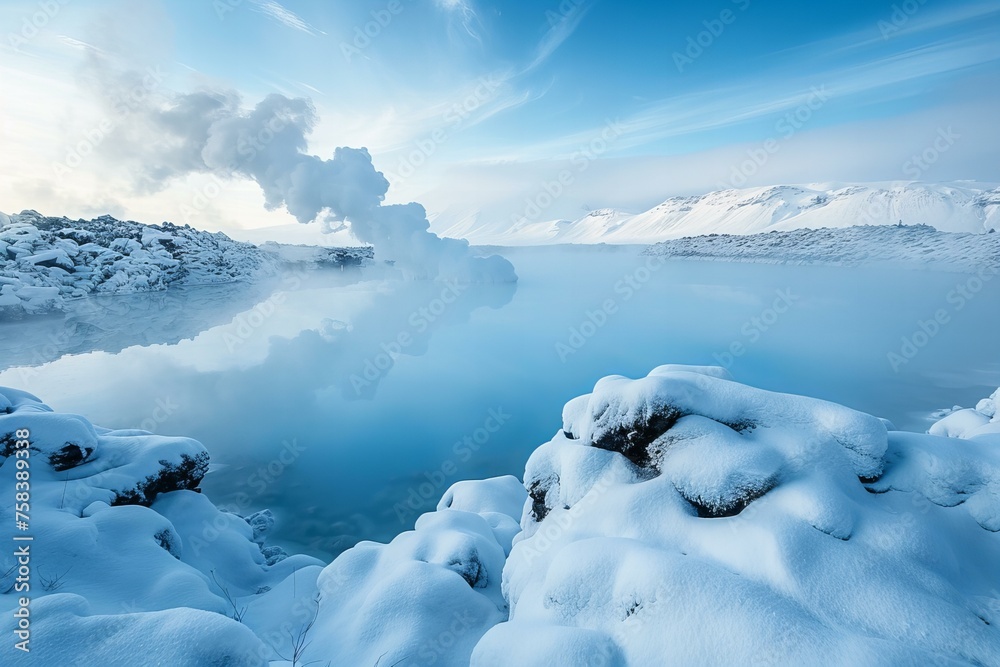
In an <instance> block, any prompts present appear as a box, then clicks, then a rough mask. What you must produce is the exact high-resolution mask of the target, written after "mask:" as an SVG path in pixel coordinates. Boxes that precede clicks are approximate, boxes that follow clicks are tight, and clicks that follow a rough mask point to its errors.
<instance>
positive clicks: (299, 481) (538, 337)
mask: <svg viewBox="0 0 1000 667" xmlns="http://www.w3.org/2000/svg"><path fill="white" fill-rule="evenodd" d="M504 254H505V255H506V256H507V257H508V258H509V259H510V260H511V261H512V262H513V264H514V266H515V267H516V270H517V273H518V274H519V276H520V280H519V282H518V283H516V284H515V283H507V284H462V283H458V282H453V281H442V280H435V281H419V280H416V281H398V280H385V279H384V276H382V275H381V274H380V273H378V272H376V271H370V272H367V273H366V272H358V273H356V274H353V275H345V274H341V272H339V271H337V272H329V273H327V272H317V273H315V274H310V276H309V279H308V280H306V281H304V282H303V283H302V284H301V285H298V286H297V288H296V289H288V287H287V285H281V284H278V285H276V286H275V292H274V294H270V293H268V294H260V295H256V296H254V297H253V299H252V300H251V302H253V303H255V305H253V306H249V305H247V306H244V310H242V311H240V312H237V313H235V314H232V316H231V318H230V317H229V316H228V314H227V319H226V320H225V322H224V323H221V324H220V323H219V320H218V318H215V319H210V318H208V317H207V316H206V317H205V325H204V330H202V331H200V333H197V335H194V333H193V332H185V333H186V335H187V336H193V339H190V340H181V341H179V342H178V341H176V340H169V341H168V343H167V344H150V343H149V341H148V340H142V341H133V342H130V343H129V345H132V347H126V349H124V350H122V351H120V352H119V351H117V350H116V348H115V346H112V347H109V348H108V349H110V350H112V351H111V352H85V351H83V350H80V349H74V350H72V352H73V353H74V354H73V356H63V357H62V358H58V359H55V358H53V360H51V361H49V360H46V361H48V363H45V364H44V365H39V366H37V367H35V368H30V369H24V368H10V369H8V370H6V371H4V372H0V385H4V386H13V387H18V388H22V389H25V390H28V391H31V392H33V393H35V394H37V395H38V396H39V397H40V398H42V399H43V400H45V401H46V402H48V403H49V404H50V405H52V406H53V407H54V408H55V409H56V410H59V411H66V412H77V413H81V414H84V415H86V416H87V417H88V418H90V419H91V420H92V421H93V422H94V423H96V424H99V425H101V426H107V427H137V426H142V427H144V428H150V429H151V430H155V431H156V432H157V433H164V434H176V435H186V436H190V437H194V438H197V439H199V440H201V441H202V442H203V443H204V444H205V445H206V446H207V447H208V449H209V451H210V453H211V454H212V459H213V462H214V464H215V465H214V466H213V472H212V473H211V474H210V475H209V476H208V477H207V478H206V480H205V483H204V485H203V487H204V489H205V491H206V493H208V494H209V495H210V497H211V498H212V499H213V500H214V501H215V502H216V503H218V504H219V505H220V506H223V507H229V508H231V509H234V510H236V511H240V512H241V513H247V512H250V511H254V510H256V509H260V508H263V507H270V508H271V509H272V510H274V511H275V513H276V515H277V517H278V525H277V526H276V529H275V531H276V532H275V539H276V541H277V542H278V543H283V544H284V545H286V546H287V547H289V548H291V549H294V550H296V551H307V552H310V553H314V554H316V555H320V556H323V557H327V558H329V557H330V556H332V555H334V554H335V553H337V552H339V551H340V550H342V549H344V548H346V547H348V546H350V545H351V544H353V543H354V542H356V541H357V540H359V539H378V540H386V539H389V538H391V537H392V536H393V535H395V534H397V533H399V532H400V531H402V530H405V529H407V528H409V527H411V526H412V523H413V520H414V519H415V518H416V516H417V515H418V514H419V512H421V511H427V510H430V509H432V508H433V506H434V504H435V503H436V502H437V500H438V498H439V497H440V495H441V494H442V493H443V492H444V490H445V489H446V488H447V486H448V485H450V484H451V483H452V482H454V481H457V480H459V479H467V478H480V477H487V476H494V475H498V474H506V473H510V474H515V475H518V476H520V474H521V473H522V472H523V466H524V463H525V461H526V459H527V457H528V455H529V454H530V452H531V451H532V450H533V449H534V448H535V447H537V446H538V445H539V444H541V443H542V442H544V441H545V440H547V439H549V438H550V437H551V436H552V434H553V433H555V431H556V430H557V429H559V428H560V426H561V422H560V412H561V408H562V405H563V404H564V403H565V402H566V401H567V400H569V399H570V398H573V397H575V396H577V395H579V394H582V393H586V392H588V391H590V389H591V388H592V387H593V384H594V382H595V381H596V380H597V379H598V378H600V377H602V376H604V375H609V374H622V375H626V376H630V377H637V376H642V375H645V374H646V373H647V372H648V371H649V370H650V369H652V368H653V367H655V366H657V365H659V364H664V363H685V364H720V363H721V364H725V365H728V366H729V368H730V371H731V372H732V373H733V375H734V376H735V377H736V379H737V380H739V381H741V382H745V383H748V384H752V385H756V386H759V387H763V388H766V389H772V390H777V391H784V392H792V393H802V394H807V395H810V396H816V397H819V398H825V399H829V400H832V401H836V402H839V403H843V404H844V405H847V406H850V407H853V408H857V409H860V410H864V411H867V412H871V413H873V414H876V415H878V416H882V417H886V418H888V419H891V420H892V421H893V422H895V424H896V425H897V426H898V427H900V428H904V429H912V430H919V431H922V430H924V429H925V428H926V426H927V425H928V424H929V421H928V417H929V414H930V413H931V412H932V411H933V410H935V409H938V408H942V407H950V406H952V405H954V404H962V405H966V406H968V405H974V404H975V402H976V401H977V400H978V399H979V398H982V397H983V396H986V395H988V394H989V393H990V392H992V391H993V390H994V389H995V388H996V387H997V386H998V384H1000V363H998V360H997V359H996V356H995V354H992V355H991V352H990V351H991V350H992V349H994V348H995V341H993V340H991V334H990V333H989V332H990V331H991V330H995V328H996V324H997V320H996V318H997V316H996V304H997V303H1000V299H998V297H1000V284H992V283H989V284H986V285H985V286H983V288H982V290H981V291H979V292H978V293H977V294H976V295H975V296H974V298H972V299H970V300H968V301H967V302H966V303H965V305H964V306H963V307H962V308H961V309H956V307H955V304H954V303H950V302H949V299H948V296H949V294H950V293H951V292H952V291H953V290H954V289H955V286H956V285H957V284H960V283H964V282H965V281H967V279H968V276H965V275H960V274H946V273H932V272H924V271H905V270H898V269H877V268H862V269H859V268H852V269H845V268H840V267H820V266H770V265H754V264H728V263H726V264H724V263H715V262H676V261H668V262H666V263H658V262H655V261H652V262H651V260H650V259H649V258H647V257H642V256H640V255H639V254H638V249H636V248H631V247H620V248H614V247H612V248H606V247H603V248H602V247H584V248H565V247H564V248H525V249H511V250H504ZM282 290H283V291H282ZM210 294H211V292H210V291H209V292H206V291H205V290H197V291H192V292H190V293H187V294H182V293H178V295H182V296H181V298H185V299H188V300H189V301H188V304H187V312H189V313H191V314H193V316H196V314H197V313H198V312H199V303H200V302H201V301H203V300H210V296H209V295H210ZM130 298H131V297H130ZM149 298H151V299H154V298H157V297H156V295H150V297H149ZM175 298H176V295H175ZM941 309H946V310H947V312H948V314H949V316H950V317H949V321H948V323H947V324H945V325H942V326H941V327H940V328H939V330H938V331H937V332H935V334H934V335H933V337H930V338H929V340H928V341H927V342H926V344H925V345H923V346H921V347H919V349H918V350H917V353H916V354H915V356H913V357H912V359H907V361H906V362H905V363H903V364H901V365H899V366H898V369H894V368H893V367H892V365H891V364H890V361H889V359H888V355H889V353H898V352H900V350H901V347H902V345H903V344H904V342H903V339H904V338H906V339H908V340H912V339H913V337H914V334H915V332H917V331H919V330H920V323H921V322H925V321H927V320H928V319H929V318H933V317H934V315H935V312H936V311H938V310H941ZM99 324H100V325H101V326H102V327H103V329H104V337H105V338H107V337H109V336H110V337H114V336H115V335H120V336H123V337H125V336H127V335H129V334H130V332H127V331H121V332H117V333H116V332H115V331H114V330H113V326H114V325H113V324H111V323H110V321H104V322H101V323H99ZM39 326H42V325H39ZM59 326H61V323H60V322H59V321H53V322H52V327H53V331H57V330H58V327H59ZM5 335H6V334H5ZM10 335H18V334H17V333H16V332H14V331H12V332H11V334H10ZM32 335H35V334H34V333H33V334H32ZM918 340H919V337H918ZM139 345H143V346H142V347H140V346H139ZM21 363H24V362H21ZM4 365H7V364H4ZM897 370H898V372H897Z"/></svg>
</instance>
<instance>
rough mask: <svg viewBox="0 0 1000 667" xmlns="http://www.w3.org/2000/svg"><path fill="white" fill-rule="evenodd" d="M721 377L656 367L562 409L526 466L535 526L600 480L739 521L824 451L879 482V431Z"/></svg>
mask: <svg viewBox="0 0 1000 667" xmlns="http://www.w3.org/2000/svg"><path fill="white" fill-rule="evenodd" d="M724 373H725V371H724V370H723V369H719V372H718V373H714V372H706V370H705V369H704V368H702V367H698V368H695V369H692V370H679V369H678V367H676V366H661V367H659V368H657V369H655V370H654V371H653V372H652V373H650V374H649V375H648V376H647V377H645V378H641V379H639V380H630V379H628V378H624V377H621V376H610V377H606V378H603V379H602V380H600V381H599V382H598V383H597V385H596V386H595V387H594V392H593V393H592V394H589V395H586V396H581V397H579V398H576V399H574V400H572V401H570V402H569V403H567V405H566V408H565V409H564V411H563V429H562V432H561V433H559V434H557V435H556V437H555V438H554V439H553V440H552V441H551V442H550V443H548V444H547V445H543V446H542V447H541V448H539V449H538V450H537V451H536V452H535V453H534V454H533V455H532V456H531V458H530V459H529V461H528V465H527V469H526V472H525V484H526V485H527V487H528V490H529V493H530V494H531V497H532V501H533V504H532V516H533V517H534V518H535V519H536V520H540V519H543V518H544V517H545V515H546V514H547V513H548V512H549V511H550V510H552V509H554V508H559V507H569V506H572V504H574V503H575V502H576V501H578V500H579V499H580V498H581V497H582V496H583V495H585V494H586V493H587V491H588V486H589V485H593V484H595V483H597V481H598V480H600V479H602V478H604V477H608V479H610V480H614V481H625V480H629V479H631V480H633V481H636V482H638V481H640V480H643V479H647V478H649V477H655V476H659V475H661V474H665V475H666V476H667V477H669V478H670V480H671V482H672V483H673V485H674V487H675V488H676V489H677V490H678V492H680V493H681V495H683V496H684V497H685V498H686V499H687V500H688V501H689V502H691V504H692V506H693V507H694V508H695V509H696V510H697V511H698V512H699V513H703V514H705V515H706V516H723V515H727V514H731V513H737V512H738V511H739V510H740V509H742V507H745V506H746V504H747V503H749V502H750V501H752V500H753V499H755V498H757V497H760V496H761V495H763V494H764V493H766V492H767V491H768V490H769V489H770V488H772V487H773V486H774V485H775V484H776V483H777V481H778V479H779V478H780V477H781V476H782V475H783V474H784V473H785V471H786V469H791V468H794V467H796V466H799V465H801V464H802V462H803V461H806V460H809V459H811V458H813V457H814V455H815V453H816V452H817V451H819V450H821V449H823V450H827V449H828V450H830V452H832V453H833V454H835V458H836V460H837V461H838V463H839V464H841V465H843V466H845V467H847V468H849V469H851V470H852V471H853V472H854V474H855V475H856V476H857V477H859V478H862V479H872V478H877V477H878V476H879V475H880V474H881V471H882V464H883V461H882V457H883V454H884V453H885V450H886V446H887V445H886V429H885V426H884V425H883V424H882V423H881V421H879V420H878V419H876V418H875V417H871V416H869V415H864V414H861V413H858V412H855V411H853V410H849V409H847V408H844V407H842V406H839V405H834V404H832V403H827V402H825V401H819V400H816V399H811V398H805V397H800V396H789V395H786V394H775V393H773V392H767V391H763V390H760V389H754V388H752V387H746V386H744V385H740V384H737V383H735V382H732V381H731V380H728V379H725V378H726V375H724ZM581 448H584V449H581ZM595 449H596V450H604V451H606V452H610V453H612V454H613V455H610V456H609V455H605V454H601V453H599V452H596V451H592V450H595ZM616 455H620V456H616ZM622 457H624V459H623V458H622ZM529 532H530V531H529Z"/></svg>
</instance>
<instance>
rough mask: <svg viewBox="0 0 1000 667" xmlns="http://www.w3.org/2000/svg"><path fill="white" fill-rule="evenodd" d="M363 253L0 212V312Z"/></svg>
mask: <svg viewBox="0 0 1000 667" xmlns="http://www.w3.org/2000/svg"><path fill="white" fill-rule="evenodd" d="M371 257H372V251H371V249H370V248H346V249H335V248H323V249H320V248H315V249H303V248H298V247H296V246H288V245H279V244H267V245H266V246H265V247H257V246H255V245H253V244H250V243H243V242H239V241H234V240H232V239H231V238H229V237H228V236H226V235H225V234H222V233H219V232H217V233H210V232H205V231H200V230H197V229H194V228H192V227H190V226H188V225H184V226H178V225H174V224H172V223H169V222H164V223H162V224H159V225H145V224H141V223H138V222H132V221H123V220H117V219H115V218H113V217H111V216H108V215H105V216H101V217H99V218H95V219H93V220H70V219H68V218H65V217H46V216H43V215H41V214H40V213H38V212H37V211H22V212H21V213H19V214H17V215H11V216H8V215H5V214H3V213H0V318H11V317H14V318H16V317H20V316H23V315H25V314H35V313H44V312H49V311H52V310H62V309H63V308H64V306H65V304H66V302H67V300H69V299H75V298H79V297H84V296H88V295H91V294H131V293H135V292H150V291H158V290H164V289H166V288H167V287H169V286H172V285H183V286H195V285H213V284H223V283H232V282H249V281H252V280H256V279H259V278H261V277H266V276H272V275H275V274H276V273H277V270H278V267H279V266H280V265H281V264H283V263H293V264H302V263H310V264H313V265H317V266H331V265H351V264H360V263H362V262H364V261H366V260H367V259H370V258H371Z"/></svg>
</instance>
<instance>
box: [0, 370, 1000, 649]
mask: <svg viewBox="0 0 1000 667" xmlns="http://www.w3.org/2000/svg"><path fill="white" fill-rule="evenodd" d="M998 398H1000V390H998V392H997V393H994V394H993V396H991V397H990V398H988V399H984V400H983V401H980V402H979V404H978V405H977V407H976V409H975V410H971V411H963V410H959V411H957V412H954V413H952V414H950V415H948V416H947V417H945V419H943V420H941V421H939V422H938V423H937V424H935V426H933V427H932V429H931V431H932V433H928V434H918V433H904V432H899V431H896V430H894V429H891V425H888V424H887V423H886V422H885V421H884V420H881V419H878V418H876V417H873V416H870V415H866V414H863V413H860V412H856V411H854V410H851V409H848V408H846V407H843V406H839V405H835V404H832V403H829V402H826V401H821V400H817V399H812V398H806V397H801V396H793V395H787V394H780V393H774V392H769V391H764V390H761V389H756V388H753V387H748V386H745V385H742V384H739V383H737V382H735V381H734V380H733V379H732V378H731V377H730V376H729V374H728V372H727V371H725V370H724V369H721V368H715V367H686V366H673V365H670V366H660V367H658V368H656V369H654V370H653V371H652V372H651V373H650V374H649V375H648V376H646V377H643V378H638V379H629V378H625V377H622V376H609V377H606V378H603V379H601V380H600V381H598V382H597V384H596V385H595V387H594V390H593V392H592V393H590V394H587V395H584V396H581V397H578V398H576V399H573V400H571V401H569V402H568V403H567V404H566V406H565V408H564V410H563V419H562V422H563V423H562V428H561V429H560V430H559V431H558V432H557V433H556V434H555V435H554V437H553V438H552V439H551V440H550V441H549V442H547V443H545V444H543V445H541V446H540V447H539V448H538V449H537V450H536V451H535V452H534V453H533V454H532V456H531V457H530V459H529V461H528V463H527V466H526V471H525V476H524V481H523V483H522V482H521V481H519V480H517V479H516V478H514V477H509V476H508V477H498V478H493V479H487V480H480V481H464V482H458V483H457V484H455V485H453V486H452V487H451V488H449V489H448V490H447V491H446V492H445V494H444V495H443V496H442V498H441V500H440V502H439V503H438V505H437V508H436V509H435V511H433V512H429V513H426V514H424V515H422V516H421V517H420V518H419V519H418V520H417V522H416V525H415V528H414V530H412V531H408V532H405V533H402V534H401V535H399V536H398V537H396V538H395V539H394V540H392V542H390V543H389V544H375V543H372V542H362V543H361V544H358V545H357V546H355V547H353V548H351V549H348V550H347V551H345V552H343V553H342V554H341V555H340V556H339V557H338V558H337V559H336V560H334V561H333V562H332V563H330V564H329V565H326V566H323V565H322V564H321V563H319V562H318V561H316V560H314V559H312V558H308V557H305V556H286V555H285V554H284V553H283V552H282V551H281V550H280V549H277V548H276V547H269V546H268V545H267V536H268V534H269V532H270V530H271V528H272V526H273V524H274V522H275V520H276V518H275V516H274V515H273V514H272V513H271V512H269V511H267V510H264V509H261V510H260V511H257V512H254V513H253V514H250V515H248V516H246V517H242V516H238V515H236V514H233V513H229V512H224V511H221V510H219V509H218V508H217V507H215V506H214V505H213V504H212V503H211V501H210V500H209V499H208V498H207V497H205V495H203V494H201V493H199V492H198V490H197V489H198V484H199V482H200V480H201V476H202V475H204V474H205V469H206V468H205V466H206V465H207V454H206V453H205V450H204V448H203V447H202V446H201V445H200V444H199V443H197V442H195V441H193V440H189V439H185V438H166V437H158V436H154V435H150V434H148V433H145V432H142V431H136V430H118V431H111V430H108V429H102V428H99V427H95V426H93V425H92V424H90V423H89V422H88V421H87V420H86V419H84V418H83V417H79V416H75V415H65V414H58V413H55V412H53V411H52V410H51V409H49V408H48V407H47V406H45V405H44V404H42V403H41V402H40V401H39V400H38V399H37V398H35V397H34V396H31V395H29V394H26V393H24V392H20V391H16V390H13V389H3V388H0V479H2V480H5V481H3V482H2V483H0V486H2V487H3V488H0V492H3V493H8V494H10V495H11V496H12V495H13V493H14V488H13V481H12V480H14V479H15V478H14V471H15V469H16V468H17V461H19V460H22V461H23V460H28V461H30V469H31V506H32V510H31V519H30V523H31V528H30V531H29V532H24V533H18V534H19V535H27V534H30V535H31V536H32V537H33V541H32V542H31V549H32V560H31V569H32V578H31V580H30V590H29V591H26V592H21V591H15V585H16V584H17V583H18V582H17V579H16V577H17V576H18V575H17V570H16V563H15V562H14V561H12V560H11V558H12V555H11V553H8V554H7V555H2V554H0V575H2V577H3V580H2V581H0V614H2V616H3V620H0V631H4V632H6V633H7V635H8V636H13V634H14V633H13V630H14V629H15V622H16V619H15V617H14V615H13V612H14V610H15V609H17V608H18V597H19V596H20V595H24V594H29V595H30V596H31V603H30V609H31V614H32V616H31V618H32V629H33V633H34V634H33V637H34V639H33V640H32V641H33V642H34V643H33V645H32V649H33V650H37V653H36V654H35V656H36V657H37V659H38V661H39V662H38V664H46V665H48V664H53V665H55V664H59V665H64V664H66V665H69V664H102V665H112V666H117V665H126V664H133V663H134V659H135V656H136V655H140V654H141V655H143V656H144V658H143V659H144V660H145V661H146V662H149V663H150V664H153V663H156V664H170V665H180V666H185V665H192V666H193V665H234V666H235V665H266V664H270V665H271V666H272V667H277V666H278V665H281V666H287V665H306V664H318V665H324V664H330V665H352V666H353V665H365V666H381V667H386V666H388V665H422V664H434V665H445V666H448V667H459V666H462V667H464V666H466V665H472V666H473V667H500V666H507V665H518V666H519V667H520V666H522V665H523V666H525V667H532V666H538V667H541V666H546V667H547V666H548V665H595V666H596V665H605V666H616V667H647V666H648V667H658V666H659V665H664V664H683V665H716V664H741V665H742V664H753V665H758V664H767V665H774V664H780V665H817V666H820V665H843V664H865V665H886V666H889V665H901V664H905V665H924V664H934V665H981V666H986V667H1000V632H998V630H997V628H998V627H1000V568H997V563H998V562H1000V434H998V433H996V431H995V430H993V429H994V427H995V426H996V425H997V410H996V408H997V399H998ZM972 413H975V416H973V415H972ZM956 415H958V416H956ZM21 429H26V430H29V431H30V438H29V441H30V444H29V445H28V446H27V447H25V445H23V444H20V443H22V442H23V440H24V439H23V437H22V436H23V434H24V431H23V430H21ZM19 430H21V432H20V434H19V432H18V431H19ZM946 436H951V437H946ZM22 451H27V452H28V454H27V455H22V454H20V453H19V452H22ZM7 480H11V481H7ZM14 518H15V517H14V516H13V509H12V506H11V505H10V504H7V505H0V540H8V544H12V543H14V542H13V540H12V538H13V537H14V526H15V522H14ZM12 566H15V567H12ZM43 637H44V642H43V641H42V638H43ZM179 637H182V638H183V641H178V638H179ZM21 658H22V654H21V653H20V652H18V651H17V649H15V648H14V647H13V642H7V643H5V644H4V645H3V646H2V647H0V663H2V664H8V663H9V664H18V660H20V659H21ZM74 660H76V661H79V660H82V661H83V662H82V663H79V662H78V663H74Z"/></svg>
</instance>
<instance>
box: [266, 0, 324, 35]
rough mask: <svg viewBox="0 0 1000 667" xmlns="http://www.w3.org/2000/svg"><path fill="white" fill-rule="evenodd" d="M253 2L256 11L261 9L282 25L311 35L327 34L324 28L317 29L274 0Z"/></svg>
mask: <svg viewBox="0 0 1000 667" xmlns="http://www.w3.org/2000/svg"><path fill="white" fill-rule="evenodd" d="M252 2H253V7H254V9H255V10H256V11H259V12H260V13H261V14H264V15H265V16H267V17H268V18H270V19H272V20H274V21H277V22H278V23H280V24H281V25H284V26H287V27H289V28H292V29H293V30H299V31H301V32H304V33H306V34H309V35H323V34H326V33H324V32H323V31H322V30H317V29H316V28H314V27H313V26H311V25H309V23H307V22H306V21H305V19H303V18H302V17H301V16H299V15H298V14H296V13H295V12H293V11H292V10H290V9H288V8H287V7H285V6H284V5H282V4H280V3H278V2H275V1H274V0H252Z"/></svg>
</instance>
